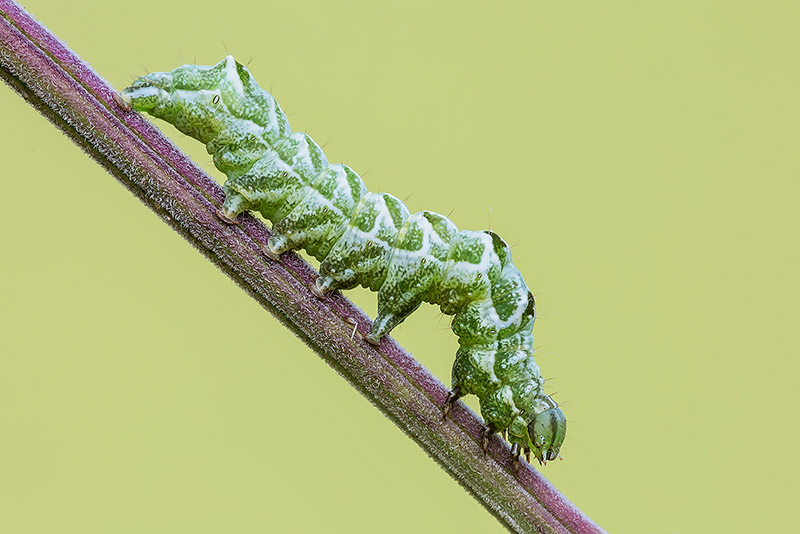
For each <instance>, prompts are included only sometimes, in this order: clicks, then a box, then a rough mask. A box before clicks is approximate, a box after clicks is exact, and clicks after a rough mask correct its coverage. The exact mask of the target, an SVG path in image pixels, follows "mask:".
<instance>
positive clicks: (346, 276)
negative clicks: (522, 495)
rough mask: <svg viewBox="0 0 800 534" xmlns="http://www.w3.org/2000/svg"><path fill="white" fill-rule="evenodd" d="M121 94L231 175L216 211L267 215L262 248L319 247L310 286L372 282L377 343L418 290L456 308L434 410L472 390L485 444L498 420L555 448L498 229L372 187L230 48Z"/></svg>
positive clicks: (446, 308)
mask: <svg viewBox="0 0 800 534" xmlns="http://www.w3.org/2000/svg"><path fill="white" fill-rule="evenodd" d="M116 100H117V102H118V103H119V104H120V105H122V106H123V107H125V108H126V109H127V110H130V109H134V110H136V111H142V112H146V113H148V114H150V115H152V116H153V117H156V118H159V119H162V120H164V121H166V122H168V123H171V124H173V125H174V126H175V127H176V128H177V129H178V130H180V131H181V132H183V133H184V134H187V135H189V136H191V137H194V138H196V139H197V140H199V141H200V142H202V143H203V144H205V145H206V149H207V150H208V153H209V154H211V155H212V156H213V161H214V165H215V166H216V167H217V169H219V170H220V171H221V172H223V173H224V174H225V175H226V176H227V178H228V180H227V182H226V183H225V185H224V191H225V200H224V203H223V204H222V207H221V208H220V209H219V210H218V212H217V215H218V216H219V217H220V218H221V219H223V220H224V221H226V222H229V223H235V222H236V217H237V216H238V215H239V214H240V213H242V212H243V211H246V210H253V211H258V212H260V213H261V215H263V216H264V217H265V218H266V219H268V220H269V221H270V222H271V223H272V231H273V235H272V236H271V237H270V238H269V241H268V242H267V245H266V246H265V247H264V252H265V254H266V255H267V256H269V257H270V258H272V259H279V258H280V255H281V254H283V253H284V252H287V251H289V250H293V249H305V251H306V252H307V253H308V254H310V255H311V256H313V257H315V258H316V259H317V260H319V262H320V267H319V272H320V275H319V277H318V278H317V280H316V285H315V287H314V288H313V289H312V291H313V292H314V293H315V294H316V295H317V296H318V297H323V296H324V295H325V294H326V293H329V292H331V291H334V290H337V289H350V288H353V287H356V286H358V285H361V286H364V287H367V288H369V289H370V290H372V291H376V292H377V293H378V315H377V317H376V318H375V321H374V323H373V325H372V328H371V330H370V332H369V334H367V335H366V336H365V337H366V340H367V341H368V342H370V343H372V344H378V343H379V341H380V339H381V338H382V337H383V336H384V335H386V334H388V333H389V332H390V331H391V330H392V329H393V328H394V327H396V326H397V325H398V324H400V323H401V322H402V321H403V320H404V319H405V318H406V317H408V316H409V315H410V314H411V313H412V312H413V311H415V310H416V309H417V308H418V307H419V306H420V305H421V304H422V302H429V303H431V304H434V305H438V306H439V307H440V308H441V311H442V312H443V313H445V314H447V315H452V316H453V320H452V323H451V328H452V330H453V332H454V333H455V334H456V336H457V337H458V341H459V349H458V351H457V353H456V359H455V362H454V364H453V372H452V389H451V391H450V394H449V395H448V398H447V400H446V401H445V404H444V406H443V408H442V412H443V415H444V417H447V415H448V412H449V409H450V407H451V405H452V403H453V402H455V401H456V400H457V399H458V398H459V397H461V396H462V395H467V394H474V395H476V396H477V397H478V399H479V401H480V411H481V415H482V416H483V419H484V421H485V423H486V427H485V431H484V436H483V448H484V451H486V448H487V446H488V440H489V437H490V436H491V435H492V434H494V433H496V432H502V433H503V435H504V436H506V431H507V440H508V441H509V442H510V443H511V450H512V457H513V460H514V465H515V466H517V465H518V464H519V457H520V454H521V453H522V452H523V451H524V452H525V455H526V458H527V459H528V460H529V461H530V453H531V451H533V454H534V456H535V457H536V459H537V460H538V461H539V463H540V464H546V463H547V461H548V460H554V459H556V458H557V457H558V456H559V450H560V448H561V445H562V443H563V442H564V437H565V435H566V418H565V417H564V414H563V412H562V411H561V409H560V408H559V407H558V404H557V403H556V402H555V401H554V400H553V399H552V398H551V397H550V396H549V395H546V394H545V393H544V392H543V386H544V380H543V378H542V376H541V374H540V372H539V366H538V365H537V364H536V361H535V360H534V358H533V324H534V320H535V318H536V307H535V302H534V297H533V294H532V293H531V291H530V290H529V289H528V286H527V285H526V284H525V281H524V280H523V278H522V275H521V273H520V271H519V270H518V269H517V268H516V267H515V266H514V264H513V262H512V261H511V252H510V249H509V246H508V245H507V244H506V243H505V241H503V240H502V239H501V238H500V237H499V236H498V235H497V234H495V233H494V232H491V231H467V230H458V228H456V226H455V224H453V222H451V221H450V220H449V219H448V218H447V217H445V216H444V215H440V214H438V213H434V212H431V211H420V212H418V213H414V214H411V213H410V212H409V210H408V208H406V206H405V205H404V204H403V203H402V202H401V201H400V200H398V199H397V198H395V197H394V196H392V195H390V194H387V193H370V192H369V191H368V190H367V188H366V186H365V185H364V182H363V180H362V179H361V177H360V176H359V175H358V174H356V173H355V172H354V171H353V170H352V169H350V168H349V167H348V166H346V165H340V164H330V163H328V160H327V158H326V157H325V154H324V153H323V152H322V149H320V147H319V146H318V145H317V144H316V143H315V142H314V141H313V140H312V139H311V137H309V136H308V135H307V134H305V133H301V132H296V133H293V132H292V130H291V128H290V127H289V122H288V120H287V118H286V115H285V114H284V113H283V112H282V111H281V108H280V107H279V106H278V103H277V102H276V101H275V99H274V98H273V96H272V95H270V94H269V93H268V92H266V91H264V90H263V89H261V88H260V87H259V86H258V84H257V83H256V81H255V79H254V78H253V76H252V75H251V74H250V72H249V71H248V70H247V69H246V68H245V67H244V66H242V65H241V64H239V63H237V62H236V61H235V60H234V59H233V57H231V56H227V57H226V58H225V59H223V60H222V61H220V62H219V63H217V64H216V65H213V66H201V65H184V66H181V67H178V68H176V69H175V70H173V71H170V72H155V73H150V74H147V75H145V76H142V77H140V78H138V79H137V80H136V81H134V82H133V84H132V85H131V86H130V87H128V88H126V89H124V90H123V91H122V92H121V93H119V94H118V95H117V98H116Z"/></svg>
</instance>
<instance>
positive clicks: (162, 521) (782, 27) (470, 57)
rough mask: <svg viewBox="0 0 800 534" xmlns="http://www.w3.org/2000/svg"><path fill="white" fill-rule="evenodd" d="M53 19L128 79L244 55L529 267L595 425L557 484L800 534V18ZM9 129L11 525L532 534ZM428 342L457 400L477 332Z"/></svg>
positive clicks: (722, 11)
mask: <svg viewBox="0 0 800 534" xmlns="http://www.w3.org/2000/svg"><path fill="white" fill-rule="evenodd" d="M25 6H26V7H27V8H28V10H29V11H30V12H31V13H32V14H33V15H34V16H36V17H37V18H39V20H41V21H42V22H43V23H44V24H46V25H47V26H48V27H49V28H50V29H51V30H52V31H53V32H55V33H56V35H58V36H59V37H60V38H61V39H63V40H64V41H66V42H67V44H68V45H69V46H70V47H71V48H72V49H73V50H75V51H76V52H77V53H78V54H79V55H80V56H81V57H82V58H83V59H84V60H85V61H87V62H89V63H90V64H91V65H92V66H93V67H94V68H95V69H96V70H97V71H98V72H99V73H100V74H101V75H103V76H104V77H105V78H107V79H108V80H109V81H110V82H111V83H112V84H113V85H114V86H115V87H118V88H123V87H124V86H126V85H127V84H128V83H129V82H130V81H132V80H133V79H134V78H135V77H136V76H138V75H140V74H142V73H144V72H147V71H160V70H171V69H172V68H174V67H176V66H178V65H180V64H183V63H194V62H196V63H201V64H212V63H215V62H217V61H219V60H220V59H221V58H222V57H224V56H225V55H226V54H227V53H231V54H233V55H234V56H235V57H236V58H237V59H238V60H239V61H241V62H243V63H249V66H250V69H251V71H252V72H253V74H254V76H255V77H256V79H257V80H258V81H259V83H260V84H261V85H262V86H263V87H264V88H266V89H268V90H271V91H272V92H273V94H274V95H275V96H276V98H277V100H278V102H279V103H280V104H281V106H282V107H283V109H284V110H285V111H286V112H287V113H288V114H289V119H290V122H291V124H292V127H293V128H294V129H295V130H296V131H306V132H308V133H309V134H310V135H311V136H312V137H314V138H315V139H316V140H317V141H318V142H319V143H320V144H321V145H323V146H324V148H325V151H326V153H327V155H328V158H329V159H330V161H332V162H345V163H347V164H349V165H350V166H352V167H353V168H354V169H355V170H356V171H358V172H360V173H362V174H363V173H366V176H365V181H366V182H367V185H368V186H369V187H370V189H371V190H373V191H387V192H391V193H393V194H394V195H396V196H397V197H399V198H401V199H404V200H406V203H407V204H408V206H409V208H410V209H411V211H412V212H413V211H417V210H420V209H430V210H434V211H438V212H441V213H445V214H448V213H451V212H452V214H451V218H452V219H453V220H454V221H455V223H456V224H457V225H458V226H459V227H460V228H465V229H486V228H491V229H493V230H494V231H496V232H497V233H499V234H500V235H501V236H503V237H504V238H505V239H506V240H507V241H508V242H509V243H511V244H513V245H514V248H513V253H514V259H515V263H516V264H517V265H518V267H519V268H520V269H521V271H522V272H523V273H524V274H525V277H526V280H527V281H528V284H529V286H530V287H531V288H532V289H533V291H534V292H535V294H536V297H537V309H538V312H539V320H538V321H537V325H536V328H535V330H534V332H535V334H536V339H537V346H538V350H537V353H536V354H537V361H538V362H539V364H540V366H541V368H542V370H543V374H544V376H545V377H547V378H549V382H548V386H547V387H548V391H549V392H552V393H555V395H556V399H557V400H558V401H559V402H560V403H561V404H562V407H563V409H564V412H565V413H566V415H567V418H568V420H569V431H568V437H567V441H566V443H565V445H564V447H563V449H562V453H563V456H564V460H565V461H563V462H555V463H552V464H548V465H547V467H546V468H544V469H543V471H544V474H545V475H546V476H547V478H549V479H550V480H551V481H552V482H553V483H554V484H555V485H556V486H557V487H558V488H559V489H560V490H561V491H562V492H563V493H564V494H565V495H566V496H567V497H569V498H570V499H571V500H572V501H573V502H575V503H576V504H577V505H578V506H579V507H580V508H581V509H582V510H584V511H585V512H586V513H587V514H588V515H589V516H590V517H592V518H593V519H594V520H595V521H597V522H598V523H599V524H600V525H601V526H603V527H604V528H606V529H607V530H608V531H609V532H615V533H653V534H667V533H684V534H688V533H695V532H697V533H700V532H724V531H730V532H766V531H774V530H785V528H784V527H788V525H790V524H794V523H795V519H794V513H793V512H794V509H795V508H796V495H797V492H796V489H795V485H796V477H797V475H798V468H799V467H800V457H798V455H797V454H796V449H797V444H798V430H797V427H796V424H795V423H792V421H794V420H795V411H796V410H795V409H796V407H797V406H798V401H800V392H799V391H800V388H798V386H797V376H798V371H800V358H798V356H800V354H799V353H800V351H799V350H798V349H800V343H799V342H798V339H799V338H798V335H797V334H796V332H797V331H796V330H795V328H796V323H797V319H798V312H797V307H796V302H797V301H798V298H799V297H800V295H798V289H799V286H800V284H798V280H797V272H798V268H800V250H799V249H798V244H797V232H798V228H800V226H799V224H800V215H799V214H798V209H797V206H798V193H799V192H800V184H799V183H798V178H800V151H798V140H799V137H800V135H799V133H800V132H798V124H799V123H800V105H798V97H797V95H798V82H800V73H799V72H798V63H797V51H798V45H800V37H799V36H798V33H797V25H798V16H799V15H800V4H798V3H796V2H790V1H772V2H770V1H762V2H755V1H735V0H729V1H726V2H720V1H704V0H692V1H675V2H669V3H655V2H636V1H616V0H611V1H608V2H577V3H576V2H568V3H563V2H561V3H559V2H555V3H554V2H530V1H528V2H503V3H499V4H496V5H495V6H494V7H492V8H491V9H489V8H487V7H486V4H485V3H469V2H463V1H460V2H455V1H451V2H439V3H431V2H408V1H406V2H386V3H384V2H335V3H332V2H268V1H267V2H265V1H259V2H255V1H250V0H236V1H231V2H224V3H219V2H214V3H212V2H187V1H184V0H178V1H176V2H171V3H170V2H163V1H155V0H138V1H137V2H134V3H127V4H125V5H124V7H122V6H112V5H111V4H109V3H108V2H101V1H100V0H85V1H80V0H76V1H74V2H69V3H64V2H55V1H53V0H28V1H27V2H25ZM0 110H2V120H1V121H0V122H2V124H3V127H2V128H0V157H2V160H3V175H4V180H3V193H2V197H1V199H0V203H2V204H0V205H2V209H0V247H2V248H0V250H1V251H2V252H0V254H2V262H0V269H2V270H1V271H0V275H1V276H0V353H2V356H1V357H0V428H1V429H2V435H1V436H0V530H2V531H4V532H18V533H29V532H30V533H39V532H54V531H58V532H63V533H78V532H80V533H93V532H98V533H100V532H115V533H134V532H135V533H139V532H150V533H161V532H164V533H167V532H194V533H204V532H209V533H210V532H222V531H226V532H242V533H251V532H252V533H255V532H295V531H310V530H318V531H325V532H376V531H380V532H455V531H461V532H500V531H502V527H501V525H500V523H498V522H497V521H496V520H495V519H494V518H493V517H492V516H491V515H489V514H488V513H487V512H486V511H485V510H484V509H483V508H482V507H481V506H480V505H479V504H478V503H477V501H475V500H474V499H473V498H472V497H470V496H469V495H468V494H467V493H466V492H465V491H464V490H463V489H462V488H461V487H460V486H459V485H458V484H457V483H455V482H454V481H453V480H451V479H450V478H449V477H448V476H447V475H446V474H445V473H444V472H443V471H442V470H441V469H440V468H439V467H438V466H437V465H436V464H435V463H434V462H432V461H431V460H430V459H429V458H427V457H426V455H425V454H424V453H423V451H422V450H421V449H420V448H418V447H417V446H416V445H415V444H414V443H413V442H412V441H411V440H410V439H408V438H406V437H405V436H404V435H403V434H402V433H401V432H400V431H399V430H398V429H397V428H396V427H394V426H393V425H392V424H391V423H390V422H389V421H388V420H387V419H385V418H384V417H383V416H382V415H381V414H380V413H379V412H378V411H377V410H376V409H374V408H373V407H372V406H371V405H369V403H368V402H366V401H365V400H364V399H363V398H361V397H360V396H359V395H358V394H357V393H356V392H355V390H353V389H352V388H351V387H350V386H348V385H347V383H346V382H345V381H344V380H343V379H342V378H341V377H339V376H338V375H336V373H335V372H334V371H333V370H331V369H330V368H328V367H327V366H326V365H325V364H324V363H323V362H322V361H321V360H320V359H318V358H317V357H316V356H315V355H314V353H312V352H311V351H310V349H308V348H307V347H306V346H305V345H303V344H302V343H301V342H300V341H299V340H298V339H296V338H295V337H294V336H293V335H292V334H290V333H289V332H288V331H287V330H286V329H284V328H283V327H282V326H281V325H280V324H279V323H278V321H276V320H275V319H274V318H273V317H271V316H270V315H269V314H268V313H267V312H265V311H264V310H263V309H261V308H260V307H259V306H258V305H257V304H256V303H255V301H253V300H252V299H251V298H250V297H248V296H247V295H246V294H245V293H244V292H243V291H241V290H240V289H239V288H238V287H236V286H235V285H234V284H233V283H232V282H231V281H230V280H228V279H227V278H226V277H225V276H223V275H222V274H221V273H220V272H218V271H217V270H216V268H214V267H213V266H212V265H211V264H210V263H209V262H207V261H205V260H204V259H202V258H201V256H200V255H199V254H197V252H195V251H194V250H193V249H192V248H191V247H190V246H189V245H188V244H187V243H185V242H184V241H183V240H182V239H181V238H180V237H179V236H178V235H177V234H175V233H173V231H172V230H170V229H169V228H168V227H167V226H166V225H164V224H163V223H161V222H160V221H159V220H158V219H157V218H156V217H155V216H154V215H153V214H152V213H151V212H150V211H148V210H147V209H145V208H144V207H143V206H142V205H140V203H139V202H138V201H136V200H135V199H134V197H133V196H132V195H130V194H129V193H128V192H127V191H126V190H125V189H124V188H122V187H121V186H120V185H119V184H117V183H116V182H115V181H114V180H113V179H112V178H111V177H110V176H109V175H107V174H106V173H105V171H103V170H102V169H101V168H100V167H99V166H98V165H97V164H95V163H94V162H93V161H91V160H90V159H88V158H87V157H86V156H84V154H83V153H82V152H81V151H80V150H79V149H78V148H77V147H75V146H74V145H73V144H72V143H71V142H70V141H69V140H68V139H67V138H65V137H64V136H63V135H62V134H61V133H60V132H58V131H57V130H56V129H54V128H53V127H52V126H51V125H50V124H49V123H48V122H46V121H45V119H43V118H42V117H41V116H39V115H38V114H37V113H36V112H35V111H34V110H33V109H32V108H30V107H29V106H28V105H27V104H26V103H25V102H23V100H22V99H21V98H19V97H18V96H16V94H14V93H13V92H12V91H11V90H10V89H9V88H7V87H5V86H3V87H0ZM161 126H162V127H163V128H164V131H165V132H166V133H167V134H168V135H170V136H171V137H172V138H174V139H176V140H177V142H178V143H179V145H180V146H182V147H184V148H185V149H186V150H187V151H188V152H189V153H190V154H191V155H192V156H193V158H194V159H195V160H196V161H198V162H200V163H201V164H203V165H204V166H205V167H206V168H207V169H209V170H210V171H211V172H212V175H214V176H215V177H217V178H219V177H220V176H221V175H220V173H219V172H217V171H215V170H213V166H212V165H211V161H210V157H209V156H208V155H207V154H206V152H205V149H204V148H203V147H202V146H201V145H200V144H199V143H197V142H195V141H192V140H190V139H186V138H183V137H182V136H181V135H180V134H178V133H177V132H176V131H175V130H174V128H172V127H171V126H168V125H164V124H163V123H162V124H161ZM348 295H349V296H350V297H351V298H352V299H353V300H355V301H356V303H357V304H359V305H360V306H362V307H363V308H364V309H365V310H367V311H368V312H369V313H370V314H371V315H372V316H374V313H375V301H376V299H375V294H372V293H369V292H366V291H360V290H359V291H352V292H350V293H349V294H348ZM395 337H397V338H398V339H399V340H400V341H401V343H402V344H403V345H405V346H406V347H407V348H408V349H409V350H410V351H411V352H412V353H413V354H414V355H415V356H416V357H417V358H418V359H420V360H421V361H422V362H423V363H424V364H425V365H426V366H427V367H428V368H429V369H431V370H432V372H433V373H434V374H436V376H438V377H440V378H441V379H442V380H443V381H444V382H446V383H449V380H450V366H451V365H452V362H453V358H454V354H455V350H456V347H457V343H456V339H455V336H453V334H452V333H451V332H450V331H449V318H448V317H443V316H442V315H441V314H440V313H439V312H438V309H436V308H433V307H432V306H426V307H424V308H423V309H421V310H420V311H419V312H417V313H416V314H415V315H414V316H413V317H412V318H411V319H410V320H409V321H408V322H407V323H405V324H404V325H402V326H401V327H400V328H399V329H397V330H396V332H395ZM232 339H235V340H236V342H235V343H231V340H232ZM470 401H474V399H470ZM471 405H472V406H473V407H475V406H476V404H475V403H474V402H472V403H471ZM309 413H313V414H314V416H315V428H314V433H313V435H314V437H315V438H316V441H314V442H308V441H306V440H307V439H308V437H309V433H308V432H307V430H308V429H307V428H306V427H305V426H304V425H305V423H301V417H305V416H306V415H307V414H309Z"/></svg>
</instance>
